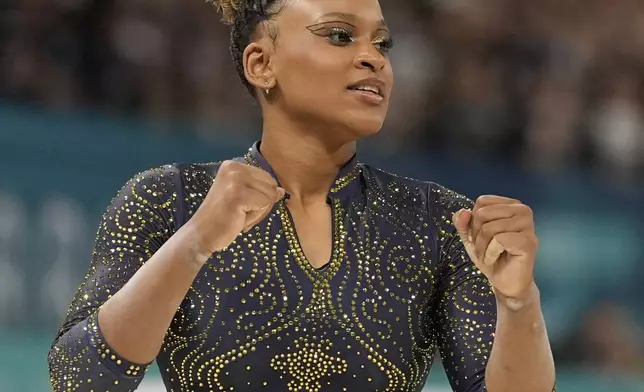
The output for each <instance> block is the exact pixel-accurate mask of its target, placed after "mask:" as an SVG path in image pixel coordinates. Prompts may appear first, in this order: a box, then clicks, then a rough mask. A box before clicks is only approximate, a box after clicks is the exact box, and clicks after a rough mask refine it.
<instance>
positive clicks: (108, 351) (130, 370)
mask: <svg viewBox="0 0 644 392" xmlns="http://www.w3.org/2000/svg"><path fill="white" fill-rule="evenodd" d="M87 333H88V339H89V343H90V347H91V348H92V349H93V351H94V352H95V354H96V356H97V358H100V360H102V362H103V364H104V365H105V366H106V367H107V368H109V369H110V370H112V372H114V374H115V375H116V376H118V377H127V378H140V377H143V375H144V374H145V372H147V370H148V368H149V366H150V364H151V363H148V364H138V363H134V362H130V361H128V360H126V359H124V358H123V357H121V356H120V355H118V354H117V353H116V351H114V350H113V349H112V348H111V347H110V346H109V345H108V344H107V342H106V341H105V338H104V337H103V334H102V333H101V329H100V327H99V325H98V312H96V313H94V314H93V315H92V316H90V318H89V319H88V320H87Z"/></svg>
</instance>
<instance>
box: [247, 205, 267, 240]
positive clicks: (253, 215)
mask: <svg viewBox="0 0 644 392" xmlns="http://www.w3.org/2000/svg"><path fill="white" fill-rule="evenodd" d="M272 207H273V205H272V204H271V205H269V206H266V207H264V208H262V209H260V210H257V211H253V212H250V213H248V214H247V215H246V222H249V223H247V224H246V226H245V227H244V233H246V232H248V231H249V230H250V229H252V228H253V227H255V225H257V224H258V223H259V222H261V221H263V220H264V219H266V217H267V216H268V214H270V213H271V211H273V208H272Z"/></svg>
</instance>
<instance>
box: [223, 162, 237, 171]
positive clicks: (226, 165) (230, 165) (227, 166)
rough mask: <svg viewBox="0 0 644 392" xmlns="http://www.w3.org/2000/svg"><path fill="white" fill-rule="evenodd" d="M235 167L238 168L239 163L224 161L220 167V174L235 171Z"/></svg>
mask: <svg viewBox="0 0 644 392" xmlns="http://www.w3.org/2000/svg"><path fill="white" fill-rule="evenodd" d="M235 167H237V162H235V161H231V160H227V161H223V162H222V163H221V165H220V166H219V172H223V173H227V172H230V171H231V170H234V169H235Z"/></svg>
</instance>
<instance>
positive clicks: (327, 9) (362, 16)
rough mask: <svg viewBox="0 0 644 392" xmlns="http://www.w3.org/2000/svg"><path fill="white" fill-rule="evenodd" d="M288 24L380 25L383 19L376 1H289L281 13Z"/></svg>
mask: <svg viewBox="0 0 644 392" xmlns="http://www.w3.org/2000/svg"><path fill="white" fill-rule="evenodd" d="M282 14H283V18H284V19H285V21H286V22H290V23H296V24H297V23H298V22H299V23H304V24H306V23H309V24H310V23H315V22H318V21H324V20H344V19H346V20H347V21H348V22H355V23H368V24H380V23H381V22H382V21H383V20H384V19H383V16H382V10H381V8H380V3H379V1H378V0H290V1H288V2H287V5H286V7H285V8H284V10H283V11H282Z"/></svg>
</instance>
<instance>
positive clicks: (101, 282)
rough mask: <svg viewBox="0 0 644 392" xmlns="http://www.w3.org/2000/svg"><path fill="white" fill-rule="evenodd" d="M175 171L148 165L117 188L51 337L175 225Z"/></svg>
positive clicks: (119, 282)
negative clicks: (82, 274) (88, 259)
mask: <svg viewBox="0 0 644 392" xmlns="http://www.w3.org/2000/svg"><path fill="white" fill-rule="evenodd" d="M179 177H180V174H179V172H178V170H177V169H176V168H175V167H173V166H164V167H161V168H157V169H152V170H148V171H146V172H143V173H141V174H139V175H137V176H135V177H133V178H132V179H131V180H130V181H128V182H127V184H126V185H125V186H124V187H123V188H121V190H120V191H119V192H118V194H117V195H116V197H114V198H113V199H112V201H111V203H110V205H109V206H108V207H107V209H106V210H105V213H104V214H103V217H102V219H101V222H100V225H99V228H98V232H97V235H96V241H95V245H94V250H93V252H92V260H91V264H90V266H89V269H88V271H87V273H86V275H85V278H84V279H83V281H82V282H81V284H80V286H79V288H78V290H77V292H76V295H75V296H74V298H73V300H72V303H71V305H70V307H69V310H68V312H67V316H66V318H65V321H64V323H63V325H62V327H61V328H60V330H59V332H58V335H57V336H56V340H57V339H58V338H59V337H60V336H61V335H63V334H64V333H65V332H66V331H68V330H69V329H71V328H72V327H73V326H74V325H76V324H77V323H78V322H80V321H82V320H85V319H86V318H87V317H89V316H90V315H92V314H93V313H94V312H95V311H96V310H97V309H98V308H99V307H100V306H101V305H103V303H105V301H107V300H108V299H109V298H110V297H111V296H112V295H114V294H115V293H116V292H117V291H119V290H120V289H121V287H123V285H124V284H125V283H126V282H127V281H128V280H129V279H130V278H131V277H132V275H134V273H135V272H136V271H138V269H139V268H140V267H141V266H142V265H143V263H145V261H147V260H148V259H149V258H150V257H151V256H152V255H153V254H154V253H155V252H156V251H157V250H158V249H159V248H160V247H161V246H162V245H163V243H165V241H166V240H167V239H168V238H170V236H171V235H172V234H173V233H174V231H176V229H177V227H176V225H177V216H179V214H178V211H177V210H178V208H179V203H178V202H177V200H178V198H179V195H180V192H181V185H180V179H179Z"/></svg>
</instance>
